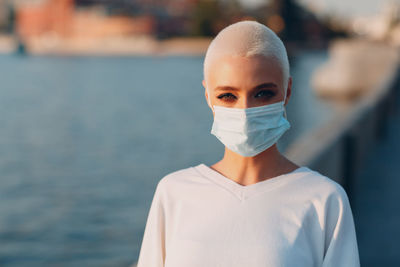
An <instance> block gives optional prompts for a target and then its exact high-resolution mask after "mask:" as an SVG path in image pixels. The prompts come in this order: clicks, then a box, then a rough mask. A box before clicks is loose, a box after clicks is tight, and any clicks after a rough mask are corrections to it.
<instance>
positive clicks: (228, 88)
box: [214, 82, 278, 91]
mask: <svg viewBox="0 0 400 267" xmlns="http://www.w3.org/2000/svg"><path fill="white" fill-rule="evenodd" d="M277 87H278V86H277V85H276V84H275V83H272V82H270V83H262V84H259V85H257V86H255V87H254V88H253V89H252V91H255V90H259V89H268V88H270V89H272V88H277ZM214 91H239V89H238V88H236V87H232V86H217V87H215V89H214Z"/></svg>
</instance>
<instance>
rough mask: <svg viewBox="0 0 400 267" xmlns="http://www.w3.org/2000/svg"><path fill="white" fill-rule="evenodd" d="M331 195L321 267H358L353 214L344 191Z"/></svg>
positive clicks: (328, 204)
mask: <svg viewBox="0 0 400 267" xmlns="http://www.w3.org/2000/svg"><path fill="white" fill-rule="evenodd" d="M338 192H339V194H334V195H331V196H330V198H329V199H328V203H327V210H326V212H327V213H326V232H325V250H324V252H325V254H324V260H323V263H322V267H359V266H360V259H359V254H358V245H357V238H356V231H355V226H354V220H353V214H352V211H351V207H350V203H349V200H348V197H347V194H346V191H345V190H344V189H343V188H342V187H341V186H339V190H338Z"/></svg>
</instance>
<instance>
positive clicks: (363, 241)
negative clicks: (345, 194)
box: [352, 88, 400, 267]
mask: <svg viewBox="0 0 400 267" xmlns="http://www.w3.org/2000/svg"><path fill="white" fill-rule="evenodd" d="M397 90H399V88H397ZM397 96H398V97H397V108H396V110H395V112H394V114H392V115H391V117H390V118H389V119H388V125H387V126H386V127H387V129H386V130H387V131H386V135H385V137H384V138H383V139H382V140H380V141H379V142H378V143H377V145H376V146H375V147H374V148H372V149H371V153H370V154H369V155H368V158H367V160H366V162H365V165H364V166H365V168H364V169H363V170H362V171H361V172H360V173H359V174H358V175H357V176H356V179H355V184H354V191H353V196H352V197H353V201H352V209H353V214H354V221H355V225H356V231H357V239H358V244H359V252H360V260H361V266H362V267H372V266H373V267H376V266H384V267H391V266H400V254H399V251H400V242H399V241H400V240H399V239H400V191H399V190H400V97H399V96H400V93H399V94H397Z"/></svg>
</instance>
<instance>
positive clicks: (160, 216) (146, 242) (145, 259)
mask: <svg viewBox="0 0 400 267" xmlns="http://www.w3.org/2000/svg"><path fill="white" fill-rule="evenodd" d="M161 195H162V192H161V188H160V183H158V185H157V188H156V190H155V193H154V196H153V200H152V203H151V207H150V210H149V214H148V217H147V222H146V227H145V230H144V234H143V240H142V245H141V248H140V253H139V258H138V262H137V267H163V266H164V262H165V209H164V206H163V203H162V201H161V200H162V197H161Z"/></svg>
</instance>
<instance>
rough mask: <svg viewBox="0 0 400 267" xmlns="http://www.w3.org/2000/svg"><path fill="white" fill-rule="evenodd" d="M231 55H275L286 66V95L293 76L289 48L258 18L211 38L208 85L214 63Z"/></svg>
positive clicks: (206, 68)
mask: <svg viewBox="0 0 400 267" xmlns="http://www.w3.org/2000/svg"><path fill="white" fill-rule="evenodd" d="M227 55H231V56H244V57H250V56H253V55H261V56H265V57H267V58H274V59H275V60H277V62H278V64H279V65H280V67H281V69H282V76H283V89H284V91H285V94H286V90H287V86H288V80H289V76H290V72H289V60H288V56H287V52H286V48H285V46H284V44H283V42H282V40H281V39H280V38H279V37H278V36H277V35H276V34H275V33H274V32H273V31H272V30H271V29H270V28H268V27H267V26H265V25H263V24H261V23H259V22H257V21H252V20H244V21H239V22H236V23H233V24H231V25H229V26H227V27H225V28H224V29H222V30H221V31H220V32H219V33H218V34H217V36H216V37H215V38H214V39H213V40H212V41H211V43H210V45H209V46H208V49H207V52H206V55H205V58H204V63H203V75H204V81H205V83H206V84H207V79H206V78H207V77H208V73H209V69H210V66H211V64H212V63H213V62H214V61H216V60H218V58H221V57H223V56H227ZM207 90H208V86H207Z"/></svg>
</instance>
